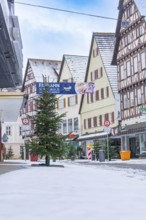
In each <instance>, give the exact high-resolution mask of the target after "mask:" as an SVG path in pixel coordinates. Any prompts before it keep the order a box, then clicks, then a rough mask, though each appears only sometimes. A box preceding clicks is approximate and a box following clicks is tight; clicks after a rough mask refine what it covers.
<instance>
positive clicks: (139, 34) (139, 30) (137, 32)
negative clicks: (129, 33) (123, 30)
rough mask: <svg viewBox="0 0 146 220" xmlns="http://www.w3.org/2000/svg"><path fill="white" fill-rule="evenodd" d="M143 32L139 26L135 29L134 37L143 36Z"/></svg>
mask: <svg viewBox="0 0 146 220" xmlns="http://www.w3.org/2000/svg"><path fill="white" fill-rule="evenodd" d="M143 32H144V30H143V27H142V26H139V27H138V28H136V37H139V36H141V35H142V34H143Z"/></svg>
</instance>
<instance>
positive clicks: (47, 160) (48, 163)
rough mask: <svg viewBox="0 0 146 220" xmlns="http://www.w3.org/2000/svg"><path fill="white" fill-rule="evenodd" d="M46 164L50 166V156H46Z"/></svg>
mask: <svg viewBox="0 0 146 220" xmlns="http://www.w3.org/2000/svg"><path fill="white" fill-rule="evenodd" d="M46 166H50V157H49V156H48V155H47V156H46Z"/></svg>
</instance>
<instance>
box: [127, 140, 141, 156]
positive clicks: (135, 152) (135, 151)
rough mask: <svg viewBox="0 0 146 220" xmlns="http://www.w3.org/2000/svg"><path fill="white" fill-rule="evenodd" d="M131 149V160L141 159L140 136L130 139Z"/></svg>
mask: <svg viewBox="0 0 146 220" xmlns="http://www.w3.org/2000/svg"><path fill="white" fill-rule="evenodd" d="M129 148H130V151H131V158H138V157H139V153H140V152H139V151H140V148H139V136H136V137H131V138H129Z"/></svg>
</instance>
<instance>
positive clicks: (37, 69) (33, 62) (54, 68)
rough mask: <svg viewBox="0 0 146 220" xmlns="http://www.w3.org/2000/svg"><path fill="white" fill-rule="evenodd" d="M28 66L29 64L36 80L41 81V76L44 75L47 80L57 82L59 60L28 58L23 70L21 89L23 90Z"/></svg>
mask: <svg viewBox="0 0 146 220" xmlns="http://www.w3.org/2000/svg"><path fill="white" fill-rule="evenodd" d="M29 66H31V68H32V71H33V74H34V77H35V80H36V82H43V76H44V77H46V78H47V79H48V80H49V82H57V79H58V73H59V71H60V66H61V61H58V60H44V59H32V58H29V59H28V61H27V66H26V70H25V76H24V81H23V86H22V91H23V90H24V86H25V80H26V75H27V71H28V68H29Z"/></svg>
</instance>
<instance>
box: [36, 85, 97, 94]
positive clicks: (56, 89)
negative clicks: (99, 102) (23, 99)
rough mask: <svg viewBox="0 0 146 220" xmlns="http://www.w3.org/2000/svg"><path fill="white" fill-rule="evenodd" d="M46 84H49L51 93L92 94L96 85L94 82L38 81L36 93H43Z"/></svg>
mask: <svg viewBox="0 0 146 220" xmlns="http://www.w3.org/2000/svg"><path fill="white" fill-rule="evenodd" d="M45 86H48V90H49V93H51V94H92V93H94V88H95V85H94V83H93V82H81V83H68V82H60V83H56V82H55V83H53V82H52V83H47V84H46V83H42V82H37V83H36V93H37V94H42V93H43V91H44V90H45Z"/></svg>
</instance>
